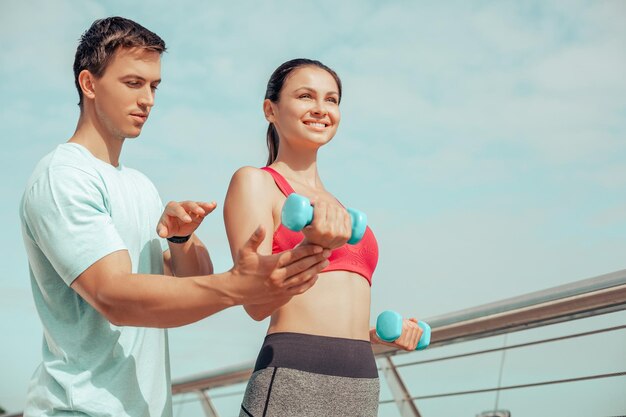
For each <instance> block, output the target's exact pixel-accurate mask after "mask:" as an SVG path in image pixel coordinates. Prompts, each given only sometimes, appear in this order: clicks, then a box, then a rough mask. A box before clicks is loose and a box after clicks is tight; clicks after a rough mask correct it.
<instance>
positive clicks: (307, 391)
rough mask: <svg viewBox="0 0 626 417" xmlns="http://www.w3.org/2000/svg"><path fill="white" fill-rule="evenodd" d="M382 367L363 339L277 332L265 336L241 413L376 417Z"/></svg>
mask: <svg viewBox="0 0 626 417" xmlns="http://www.w3.org/2000/svg"><path fill="white" fill-rule="evenodd" d="M378 394H379V382H378V370H377V369H376V361H375V359H374V354H373V353H372V348H371V346H370V343H369V342H367V341H362V340H353V339H343V338H337V337H326V336H313V335H306V334H300V333H273V334H270V335H268V336H267V337H266V338H265V342H264V343H263V347H262V348H261V352H260V353H259V357H258V359H257V363H256V366H255V370H254V373H253V374H252V377H251V378H250V381H249V382H248V386H247V388H246V394H245V396H244V399H243V403H242V404H241V412H240V414H239V416H240V417H296V416H297V417H334V416H336V417H349V416H354V417H375V416H377V414H378Z"/></svg>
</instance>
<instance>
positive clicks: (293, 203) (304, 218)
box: [281, 193, 367, 245]
mask: <svg viewBox="0 0 626 417" xmlns="http://www.w3.org/2000/svg"><path fill="white" fill-rule="evenodd" d="M346 210H347V211H348V213H349V214H350V218H351V220H352V235H351V236H350V239H349V240H348V243H349V244H351V245H354V244H356V243H359V241H360V240H361V239H362V238H363V235H364V234H365V229H366V227H367V216H366V215H365V213H362V212H360V211H359V210H355V209H353V208H348V209H346ZM312 221H313V207H312V206H311V201H310V200H309V199H308V198H306V197H304V196H302V195H300V194H296V193H292V194H289V196H288V197H287V200H286V201H285V204H284V205H283V210H282V213H281V222H282V224H283V225H284V226H285V227H286V228H287V229H289V230H293V231H294V232H299V231H300V230H302V229H304V228H305V227H306V226H308V225H309V224H311V222H312Z"/></svg>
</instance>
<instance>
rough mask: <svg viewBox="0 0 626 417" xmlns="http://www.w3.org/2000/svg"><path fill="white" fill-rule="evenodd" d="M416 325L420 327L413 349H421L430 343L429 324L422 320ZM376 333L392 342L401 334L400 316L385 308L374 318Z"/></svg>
mask: <svg viewBox="0 0 626 417" xmlns="http://www.w3.org/2000/svg"><path fill="white" fill-rule="evenodd" d="M417 325H418V326H419V327H421V329H422V337H420V340H419V342H418V343H417V348H415V350H423V349H426V348H427V347H428V345H430V326H429V325H428V323H426V322H424V321H418V322H417ZM376 334H377V335H378V337H379V338H380V339H381V340H384V341H385V342H393V341H395V340H396V339H397V338H399V337H400V335H401V334H402V316H401V315H400V314H398V313H396V312H395V311H392V310H385V311H383V312H382V313H380V314H379V315H378V319H376Z"/></svg>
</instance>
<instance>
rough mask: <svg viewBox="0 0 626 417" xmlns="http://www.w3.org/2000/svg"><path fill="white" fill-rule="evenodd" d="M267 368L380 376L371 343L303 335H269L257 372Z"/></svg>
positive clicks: (259, 357) (257, 364)
mask: <svg viewBox="0 0 626 417" xmlns="http://www.w3.org/2000/svg"><path fill="white" fill-rule="evenodd" d="M268 367H277V368H291V369H298V370H301V371H305V372H312V373H316V374H323V375H333V376H344V377H351V378H377V377H378V369H377V368H376V360H375V359H374V353H373V352H372V346H371V344H370V342H369V341H366V340H355V339H346V338H341V337H330V336H317V335H311V334H303V333H272V334H268V335H267V336H266V337H265V341H264V342H263V346H262V347H261V351H260V352H259V356H258V358H257V361H256V366H255V367H254V371H255V372H256V371H258V370H261V369H264V368H268Z"/></svg>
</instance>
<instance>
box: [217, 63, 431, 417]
mask: <svg viewBox="0 0 626 417" xmlns="http://www.w3.org/2000/svg"><path fill="white" fill-rule="evenodd" d="M340 101H341V81H340V79H339V77H338V76H337V74H336V73H335V72H334V71H333V70H332V69H330V68H328V67H327V66H325V65H323V64H322V63H320V62H318V61H313V60H307V59H295V60H291V61H288V62H285V63H284V64H282V65H281V66H280V67H278V68H277V69H276V71H274V73H273V74H272V76H271V78H270V80H269V82H268V85H267V91H266V95H265V101H264V103H263V111H264V113H265V118H266V119H267V120H268V121H269V123H270V124H269V127H268V132H267V142H268V147H269V153H270V155H269V159H268V163H267V165H268V166H267V167H265V168H262V169H257V168H252V167H244V168H241V169H239V170H238V171H237V172H236V173H235V174H234V175H233V178H232V181H231V183H230V187H229V189H228V193H227V196H226V201H225V204H224V221H225V223H226V232H227V234H228V238H229V242H230V247H231V252H232V255H233V256H237V252H238V250H239V249H240V248H241V247H242V246H243V244H244V242H245V240H246V238H247V237H248V236H250V234H251V233H252V232H253V231H254V230H255V229H256V228H257V227H258V225H259V224H260V225H262V226H263V227H264V228H265V229H266V230H271V231H273V232H274V234H273V236H272V239H270V238H269V237H268V238H267V239H266V240H265V241H264V242H263V244H262V245H261V247H260V248H259V250H260V251H262V252H265V253H268V254H269V253H277V252H281V251H283V250H285V249H287V248H292V247H294V246H296V245H305V244H317V245H320V246H322V247H324V248H327V250H331V251H332V253H331V255H330V257H329V258H328V262H329V265H328V266H327V267H326V268H325V269H324V270H323V271H322V273H320V274H319V276H318V280H317V282H316V283H315V285H314V286H313V287H312V288H311V289H309V290H308V291H306V292H303V293H301V294H299V295H296V296H293V297H289V298H284V299H282V300H280V301H279V302H276V303H273V304H264V305H245V306H244V307H245V309H246V311H247V312H248V314H249V315H250V316H251V317H252V318H254V319H255V320H263V319H264V318H266V317H268V316H270V315H271V321H270V325H269V329H268V332H267V333H268V334H267V337H266V339H265V341H264V344H263V347H262V348H261V352H260V353H259V357H258V359H257V363H256V366H255V370H254V373H253V375H252V377H251V379H250V381H249V383H248V387H247V389H246V394H245V398H244V401H243V404H242V407H241V414H240V416H243V417H250V416H253V417H261V416H266V417H269V416H280V417H285V416H305V417H306V416H316V417H319V416H325V417H326V416H342V417H345V416H376V415H377V410H378V393H379V383H378V372H377V367H376V362H375V359H374V356H373V353H372V348H371V343H382V342H381V341H380V340H379V339H378V338H377V337H376V333H375V330H374V329H370V328H369V321H370V317H369V312H370V286H371V278H372V274H373V272H374V268H375V267H376V264H377V262H378V246H377V243H376V239H375V238H374V235H373V233H372V231H371V230H370V229H369V227H368V228H367V230H366V232H365V235H364V237H363V239H362V240H361V241H360V242H359V243H358V244H356V245H347V244H346V242H347V240H348V239H349V238H350V230H351V228H350V216H349V214H348V213H347V212H346V210H345V208H344V207H343V206H342V205H341V203H339V202H338V201H337V200H336V199H335V197H334V196H333V195H332V194H330V193H329V192H328V191H327V190H326V189H325V188H324V186H323V184H322V181H321V178H320V175H319V173H318V170H317V154H318V150H319V149H320V148H321V147H322V146H324V145H325V144H327V143H328V142H330V140H331V139H332V138H333V136H334V135H335V133H336V131H337V126H338V125H339V121H340V118H341V117H340V112H339V103H340ZM292 192H296V193H298V194H300V195H304V196H306V197H308V198H309V199H310V200H311V203H312V205H313V208H314V214H313V222H312V223H311V225H310V226H307V227H306V228H305V229H303V231H302V232H292V231H290V230H288V229H287V228H285V227H284V226H283V225H281V223H280V213H281V209H282V206H283V204H284V202H285V199H286V196H287V195H289V194H290V193H292ZM416 323H417V321H416V320H415V319H410V320H405V322H404V323H403V333H402V336H401V337H400V339H399V340H397V341H396V342H394V343H393V344H391V345H392V346H396V347H399V348H402V349H407V350H414V349H415V347H416V345H417V342H418V340H419V337H420V335H421V330H420V328H419V327H418V326H417V324H416Z"/></svg>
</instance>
